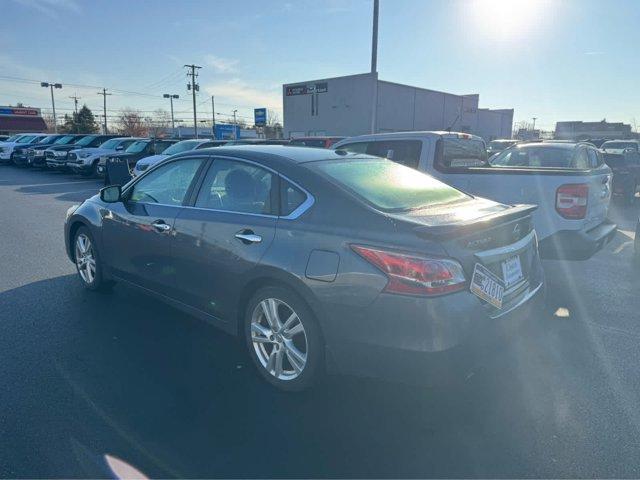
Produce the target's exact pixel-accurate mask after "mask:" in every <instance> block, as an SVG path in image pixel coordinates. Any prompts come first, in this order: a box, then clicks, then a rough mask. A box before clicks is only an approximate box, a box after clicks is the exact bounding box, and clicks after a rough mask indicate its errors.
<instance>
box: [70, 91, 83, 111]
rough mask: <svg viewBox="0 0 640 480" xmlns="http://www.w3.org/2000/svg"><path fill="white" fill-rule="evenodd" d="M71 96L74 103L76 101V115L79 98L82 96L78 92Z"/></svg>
mask: <svg viewBox="0 0 640 480" xmlns="http://www.w3.org/2000/svg"><path fill="white" fill-rule="evenodd" d="M69 98H71V99H72V100H73V103H74V106H75V111H76V115H78V100H80V98H81V97H79V96H78V94H77V93H76V94H75V95H72V96H70V97H69Z"/></svg>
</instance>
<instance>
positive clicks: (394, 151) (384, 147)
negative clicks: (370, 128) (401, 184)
mask: <svg viewBox="0 0 640 480" xmlns="http://www.w3.org/2000/svg"><path fill="white" fill-rule="evenodd" d="M338 150H346V151H348V152H353V153H366V154H367V155H374V156H376V157H382V158H386V159H388V160H393V161H394V162H396V163H400V164H402V165H406V166H407V167H411V168H418V164H419V163H420V153H421V152H422V142H421V141H420V140H382V141H372V142H356V143H350V144H347V145H344V146H341V147H339V148H338Z"/></svg>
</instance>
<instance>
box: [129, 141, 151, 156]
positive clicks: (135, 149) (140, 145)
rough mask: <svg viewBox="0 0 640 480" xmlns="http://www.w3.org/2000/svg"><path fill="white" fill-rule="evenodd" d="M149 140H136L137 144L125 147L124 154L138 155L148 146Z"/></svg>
mask: <svg viewBox="0 0 640 480" xmlns="http://www.w3.org/2000/svg"><path fill="white" fill-rule="evenodd" d="M150 141H151V140H138V141H137V142H133V143H132V144H131V145H129V146H128V147H127V149H126V150H125V152H127V153H140V152H142V151H143V150H144V149H145V147H146V146H147V145H148V144H149V142H150Z"/></svg>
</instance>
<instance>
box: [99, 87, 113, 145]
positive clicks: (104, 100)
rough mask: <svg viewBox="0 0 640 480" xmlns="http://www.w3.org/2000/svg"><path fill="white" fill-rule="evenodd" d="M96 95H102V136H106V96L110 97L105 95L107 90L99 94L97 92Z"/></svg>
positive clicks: (104, 89)
mask: <svg viewBox="0 0 640 480" xmlns="http://www.w3.org/2000/svg"><path fill="white" fill-rule="evenodd" d="M98 95H102V110H103V113H104V122H103V123H102V129H103V130H104V132H102V133H103V134H105V135H106V134H107V95H111V94H110V93H107V89H106V88H103V89H102V91H101V92H98Z"/></svg>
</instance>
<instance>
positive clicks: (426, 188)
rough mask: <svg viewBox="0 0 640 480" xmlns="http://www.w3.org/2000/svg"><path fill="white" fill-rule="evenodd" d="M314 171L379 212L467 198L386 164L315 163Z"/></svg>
mask: <svg viewBox="0 0 640 480" xmlns="http://www.w3.org/2000/svg"><path fill="white" fill-rule="evenodd" d="M316 168H318V169H319V170H320V171H322V172H323V173H325V174H327V175H328V176H329V177H331V178H332V179H333V180H334V181H335V182H336V183H338V184H340V185H342V186H343V187H346V188H347V190H350V191H351V192H353V193H355V194H356V195H358V196H360V197H362V198H363V199H364V200H366V201H367V202H368V203H371V204H372V205H374V206H375V207H376V208H378V209H380V210H387V211H404V210H414V209H418V208H424V207H429V206H433V205H438V204H442V203H449V202H455V201H458V200H462V199H465V198H468V197H467V195H465V194H464V193H462V192H460V191H459V190H456V189H455V188H452V187H450V186H448V185H446V184H445V183H442V182H441V181H439V180H436V179H435V178H433V177H432V176H430V175H426V174H424V173H421V172H417V171H416V170H414V169H413V168H410V167H406V166H404V165H401V164H399V163H396V162H392V161H390V160H384V159H371V160H353V161H328V162H318V163H317V165H316Z"/></svg>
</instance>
